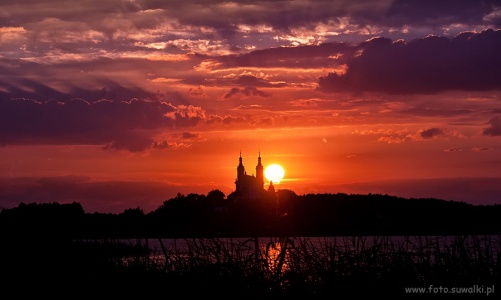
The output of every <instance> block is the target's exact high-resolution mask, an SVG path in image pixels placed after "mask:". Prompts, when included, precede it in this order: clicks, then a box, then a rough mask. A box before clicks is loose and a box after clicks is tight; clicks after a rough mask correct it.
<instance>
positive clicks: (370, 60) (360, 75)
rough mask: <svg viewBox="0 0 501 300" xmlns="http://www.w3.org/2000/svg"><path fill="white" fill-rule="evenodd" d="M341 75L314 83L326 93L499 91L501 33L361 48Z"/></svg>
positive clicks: (378, 42) (379, 42) (372, 43)
mask: <svg viewBox="0 0 501 300" xmlns="http://www.w3.org/2000/svg"><path fill="white" fill-rule="evenodd" d="M359 50H360V51H359V52H358V54H357V55H355V56H353V57H352V58H351V60H350V61H349V62H348V64H347V66H348V69H347V71H346V73H345V74H342V75H339V74H336V73H330V74H329V75H328V76H325V77H321V78H319V89H320V90H322V91H325V92H334V91H350V92H364V91H368V92H384V93H391V94H412V93H438V92H442V91H447V90H467V91H484V90H492V89H501V81H500V80H499V78H501V56H500V55H499V53H501V30H486V31H483V32H481V33H471V32H466V33H463V34H460V35H458V36H456V37H455V38H453V39H448V38H445V37H437V36H430V37H427V38H423V39H417V40H414V41H411V42H409V43H405V42H402V41H398V42H392V41H391V40H390V39H386V38H376V39H372V40H369V41H367V42H365V43H363V44H361V45H360V49H359Z"/></svg>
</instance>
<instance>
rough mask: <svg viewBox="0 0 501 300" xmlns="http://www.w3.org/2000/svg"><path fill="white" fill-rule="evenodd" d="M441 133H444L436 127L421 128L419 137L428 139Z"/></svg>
mask: <svg viewBox="0 0 501 300" xmlns="http://www.w3.org/2000/svg"><path fill="white" fill-rule="evenodd" d="M442 134H444V131H443V130H442V129H440V128H436V127H433V128H430V129H426V130H423V131H421V133H420V135H421V137H422V138H423V139H430V138H432V137H435V136H439V135H442Z"/></svg>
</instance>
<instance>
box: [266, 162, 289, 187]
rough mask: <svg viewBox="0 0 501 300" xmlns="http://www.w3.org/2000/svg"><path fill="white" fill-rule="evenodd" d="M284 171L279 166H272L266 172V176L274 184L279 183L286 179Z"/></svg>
mask: <svg viewBox="0 0 501 300" xmlns="http://www.w3.org/2000/svg"><path fill="white" fill-rule="evenodd" d="M284 174H285V172H284V169H283V168H282V167H281V166H280V165H278V164H272V165H269V166H268V167H266V170H264V176H265V177H266V179H268V180H269V181H272V182H273V183H279V182H280V180H282V178H283V177H284Z"/></svg>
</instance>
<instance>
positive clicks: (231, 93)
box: [223, 86, 270, 99]
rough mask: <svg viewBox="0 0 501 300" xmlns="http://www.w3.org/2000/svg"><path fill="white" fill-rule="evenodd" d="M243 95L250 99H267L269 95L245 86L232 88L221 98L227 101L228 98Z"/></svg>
mask: <svg viewBox="0 0 501 300" xmlns="http://www.w3.org/2000/svg"><path fill="white" fill-rule="evenodd" d="M239 94H241V95H244V96H246V97H251V96H256V97H269V96H270V94H269V93H266V92H263V91H260V90H258V89H257V88H255V87H253V86H247V87H245V88H243V89H242V88H237V87H234V88H232V89H231V90H230V91H229V92H228V93H226V94H225V95H224V96H223V98H224V99H228V98H232V97H234V96H236V95H239Z"/></svg>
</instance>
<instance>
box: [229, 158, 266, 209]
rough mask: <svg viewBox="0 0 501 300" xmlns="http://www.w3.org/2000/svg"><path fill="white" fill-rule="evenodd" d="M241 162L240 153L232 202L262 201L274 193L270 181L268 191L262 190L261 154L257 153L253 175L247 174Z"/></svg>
mask: <svg viewBox="0 0 501 300" xmlns="http://www.w3.org/2000/svg"><path fill="white" fill-rule="evenodd" d="M242 161H243V159H242V152H240V157H239V158H238V166H237V179H236V180H235V191H234V192H233V193H232V194H231V196H232V198H234V200H238V199H262V198H263V197H264V196H266V195H268V194H269V193H270V192H275V189H274V187H273V182H271V181H270V185H269V188H268V190H265V189H264V167H263V164H262V162H261V152H259V154H258V157H257V165H256V174H255V175H254V174H253V175H248V174H247V171H245V167H244V165H243V162H242Z"/></svg>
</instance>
